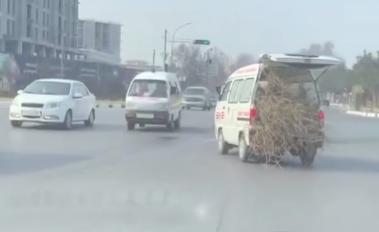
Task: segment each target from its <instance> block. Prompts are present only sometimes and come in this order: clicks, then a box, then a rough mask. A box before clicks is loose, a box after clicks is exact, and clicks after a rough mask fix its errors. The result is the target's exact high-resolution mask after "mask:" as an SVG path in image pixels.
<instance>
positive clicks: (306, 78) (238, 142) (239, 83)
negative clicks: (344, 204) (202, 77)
mask: <svg viewBox="0 0 379 232" xmlns="http://www.w3.org/2000/svg"><path fill="white" fill-rule="evenodd" d="M340 63H341V61H340V60H338V59H335V58H332V57H323V56H304V55H296V54H277V55H276V54H272V55H271V54H265V55H262V56H261V59H260V62H259V63H257V64H252V65H249V66H246V67H243V68H240V69H238V70H237V71H235V72H234V73H233V74H232V75H231V76H230V77H229V78H228V79H227V81H226V83H225V85H224V87H223V89H222V90H221V89H220V88H218V89H217V90H218V92H219V93H220V98H219V100H218V102H217V106H216V110H215V135H216V138H217V139H218V149H219V152H220V153H221V154H227V153H228V151H229V149H231V148H233V147H238V148H239V157H240V159H241V161H243V162H246V161H248V160H249V159H250V158H252V159H254V158H257V157H256V155H255V154H251V153H250V149H249V147H251V146H252V144H250V141H252V139H251V137H252V136H254V125H255V123H254V120H255V118H256V117H257V115H258V112H257V108H256V106H255V103H254V99H255V98H256V95H257V90H258V86H260V85H261V83H262V81H263V78H262V77H263V75H262V73H265V72H264V70H265V69H266V70H267V69H271V68H277V69H278V70H281V71H280V72H281V73H282V74H283V75H282V76H283V78H286V77H287V76H288V77H290V76H291V75H295V74H300V73H301V80H299V81H301V83H302V85H303V86H304V88H306V89H307V90H308V92H309V93H308V94H309V97H310V98H312V99H313V100H314V101H315V103H316V105H317V106H318V109H319V114H318V117H319V120H320V128H319V131H318V132H317V133H318V135H319V136H320V138H321V139H320V140H318V141H314V142H312V144H309V146H310V147H311V146H312V147H314V148H315V149H313V150H312V151H303V152H302V153H299V154H295V153H293V154H292V155H295V156H300V158H301V161H302V163H303V165H305V166H309V165H311V164H312V162H313V160H314V157H315V155H316V153H317V148H321V147H322V146H323V143H324V131H323V125H324V123H323V122H324V119H325V115H324V112H323V111H322V110H321V109H320V98H319V95H318V90H317V80H318V79H319V78H320V77H317V78H315V77H314V76H313V75H312V73H311V72H310V71H309V70H310V69H316V68H325V67H328V66H332V65H337V64H340ZM285 73H288V74H285ZM294 85H295V83H294ZM297 85H298V84H297ZM303 136H307V135H306V134H305V135H303Z"/></svg>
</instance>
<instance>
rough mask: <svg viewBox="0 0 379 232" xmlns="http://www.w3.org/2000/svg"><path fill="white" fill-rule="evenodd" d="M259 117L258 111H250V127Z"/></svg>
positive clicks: (253, 109) (252, 109) (254, 109)
mask: <svg viewBox="0 0 379 232" xmlns="http://www.w3.org/2000/svg"><path fill="white" fill-rule="evenodd" d="M257 115H258V111H257V109H256V108H255V107H253V108H251V109H250V125H251V124H253V123H254V121H255V118H256V117H257Z"/></svg>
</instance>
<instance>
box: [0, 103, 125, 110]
mask: <svg viewBox="0 0 379 232" xmlns="http://www.w3.org/2000/svg"><path fill="white" fill-rule="evenodd" d="M11 104H12V102H0V108H8V107H10V106H11ZM96 108H116V109H121V108H125V104H122V103H115V104H113V103H97V104H96Z"/></svg>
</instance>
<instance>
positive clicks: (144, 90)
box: [128, 80, 168, 98]
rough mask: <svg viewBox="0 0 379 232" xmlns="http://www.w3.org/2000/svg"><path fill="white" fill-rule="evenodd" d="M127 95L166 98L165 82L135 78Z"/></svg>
mask: <svg viewBox="0 0 379 232" xmlns="http://www.w3.org/2000/svg"><path fill="white" fill-rule="evenodd" d="M128 96H135V97H137V96H138V97H154V98H167V97H168V89H167V83H166V82H165V81H161V80H135V81H133V83H132V85H131V86H130V89H129V92H128Z"/></svg>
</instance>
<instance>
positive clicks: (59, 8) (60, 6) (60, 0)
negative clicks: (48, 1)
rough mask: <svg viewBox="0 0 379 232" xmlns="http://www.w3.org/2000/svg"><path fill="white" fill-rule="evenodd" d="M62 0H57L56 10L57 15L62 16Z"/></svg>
mask: <svg viewBox="0 0 379 232" xmlns="http://www.w3.org/2000/svg"><path fill="white" fill-rule="evenodd" d="M62 8H63V6H62V0H59V4H58V10H59V13H60V14H62Z"/></svg>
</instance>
